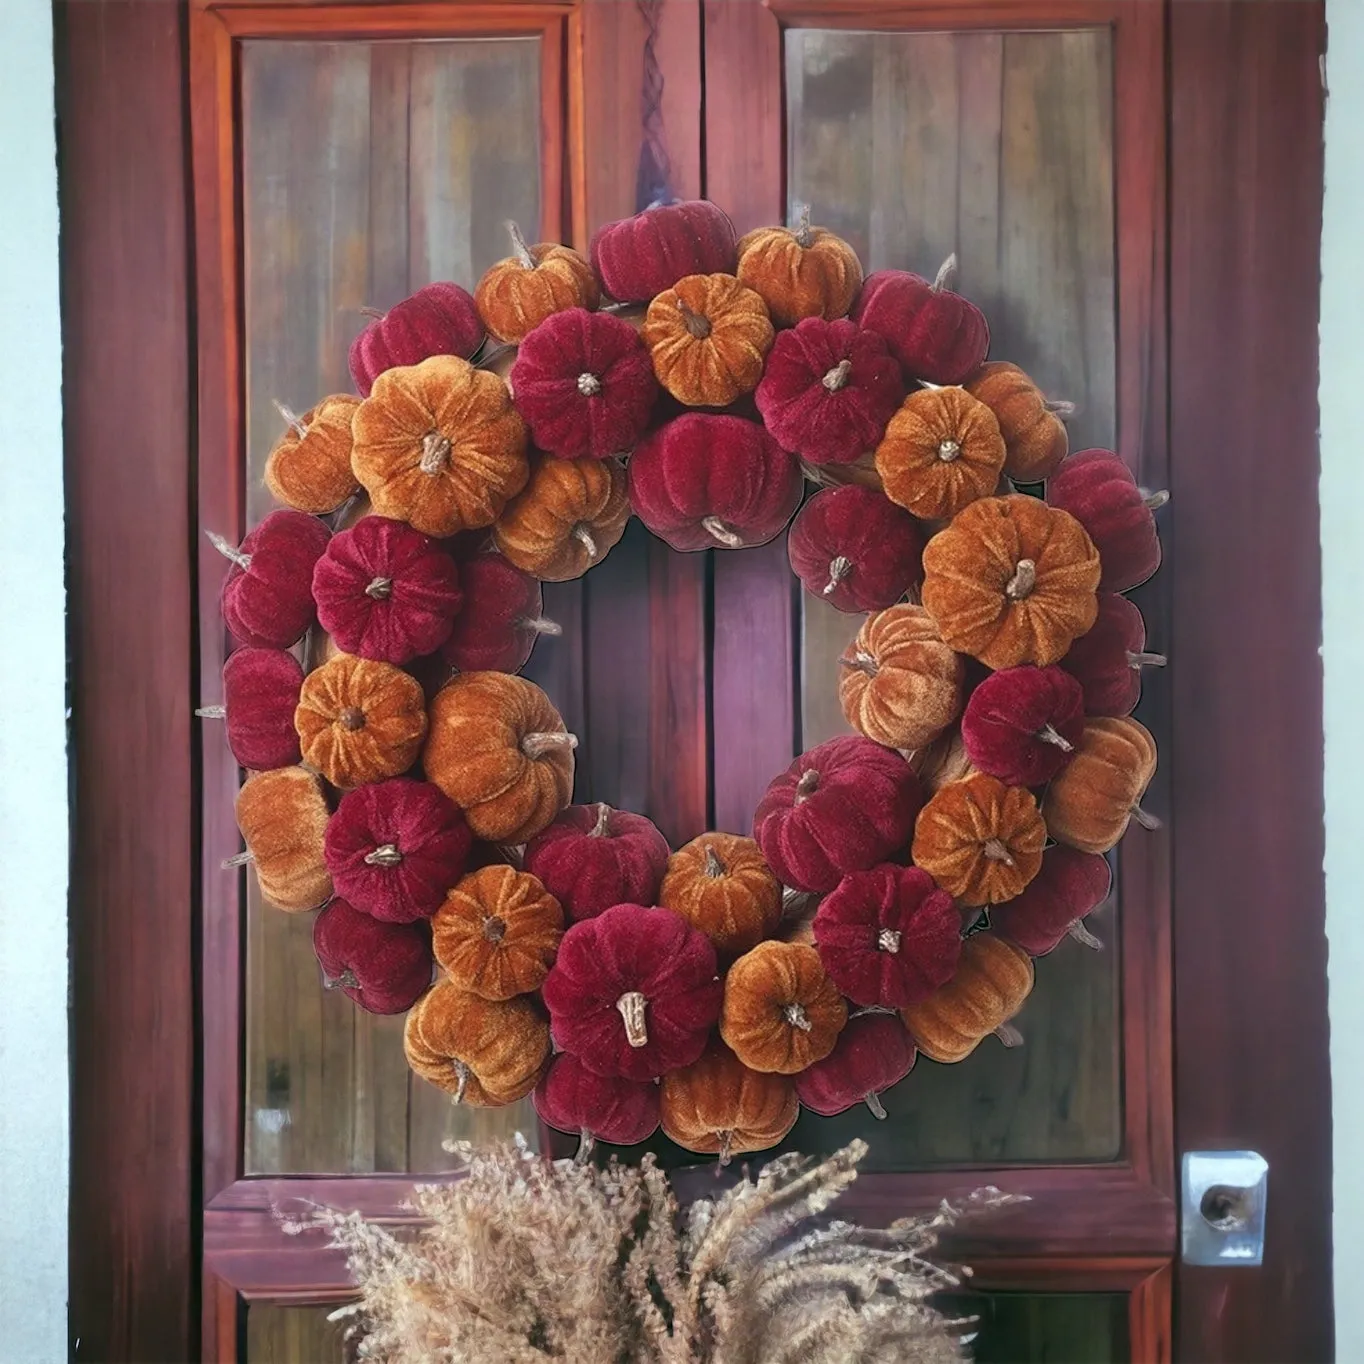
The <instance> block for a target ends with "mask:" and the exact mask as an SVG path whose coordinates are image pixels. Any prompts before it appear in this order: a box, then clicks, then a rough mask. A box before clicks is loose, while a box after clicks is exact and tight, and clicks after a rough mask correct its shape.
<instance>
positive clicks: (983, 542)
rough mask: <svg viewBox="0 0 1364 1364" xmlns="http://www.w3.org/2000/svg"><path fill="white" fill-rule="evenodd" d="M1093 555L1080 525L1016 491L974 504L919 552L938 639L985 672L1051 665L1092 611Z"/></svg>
mask: <svg viewBox="0 0 1364 1364" xmlns="http://www.w3.org/2000/svg"><path fill="white" fill-rule="evenodd" d="M1098 586H1099V554H1098V551H1097V550H1096V549H1095V548H1094V543H1093V541H1092V540H1090V538H1089V536H1088V535H1087V534H1086V533H1085V529H1084V527H1083V526H1081V525H1080V523H1079V522H1078V521H1077V520H1075V518H1074V517H1072V516H1070V515H1069V514H1068V513H1066V512H1064V511H1059V510H1057V509H1056V508H1053V507H1048V506H1047V505H1046V504H1045V503H1043V502H1040V501H1039V500H1038V499H1037V498H1035V497H1026V496H1024V495H1022V494H1021V493H1015V494H1013V495H1011V496H1009V497H987V498H983V499H982V500H981V501H979V502H973V503H972V504H971V505H970V506H969V507H967V508H966V510H965V511H963V512H962V513H961V514H960V515H959V516H957V517H956V518H955V519H954V520H953V521H952V524H951V525H949V526H948V527H947V528H946V529H945V530H941V531H939V532H938V533H937V535H935V536H934V537H933V538H932V539H931V540H930V541H929V542H928V547H927V548H926V549H925V550H924V585H923V593H922V596H923V604H924V606H925V607H927V609H928V612H929V614H930V615H931V616H932V617H933V619H934V620H935V621H936V622H937V625H938V633H939V634H940V635H941V636H942V638H943V640H944V641H945V642H946V643H947V644H949V645H951V646H952V648H954V649H956V650H957V651H958V652H959V653H964V654H970V655H971V656H972V657H974V658H978V659H979V660H980V661H981V662H982V663H984V664H985V665H986V666H987V667H989V668H994V669H1002V668H1015V667H1017V666H1018V665H1019V664H1020V663H1036V664H1037V665H1038V666H1040V667H1046V666H1047V665H1048V664H1051V663H1056V662H1057V661H1059V660H1060V659H1061V658H1063V657H1064V656H1065V654H1066V651H1067V650H1068V649H1069V648H1070V646H1071V643H1072V641H1073V640H1075V639H1077V638H1078V637H1079V636H1080V635H1083V634H1084V633H1085V632H1086V631H1087V630H1088V629H1089V628H1090V626H1091V625H1093V624H1094V620H1095V617H1096V616H1097V615H1098V613H1099V603H1098V597H1097V589H1098Z"/></svg>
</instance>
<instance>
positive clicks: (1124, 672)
mask: <svg viewBox="0 0 1364 1364" xmlns="http://www.w3.org/2000/svg"><path fill="white" fill-rule="evenodd" d="M1060 666H1061V667H1063V668H1064V669H1065V670H1066V671H1067V672H1068V673H1069V674H1070V675H1071V676H1072V677H1074V678H1075V679H1076V680H1077V681H1078V682H1079V683H1080V686H1081V687H1082V688H1083V690H1084V694H1085V714H1086V715H1131V713H1132V712H1133V711H1134V710H1135V709H1136V708H1137V702H1138V701H1139V700H1140V699H1141V670H1142V669H1143V668H1163V667H1164V666H1165V655H1164V654H1150V653H1147V652H1146V622H1145V621H1144V620H1142V618H1141V612H1140V611H1139V610H1138V609H1137V608H1136V607H1135V606H1134V605H1133V604H1132V603H1131V602H1130V601H1128V600H1127V598H1126V597H1120V596H1118V595H1117V594H1116V593H1113V592H1101V593H1100V594H1099V615H1098V617H1097V619H1096V620H1095V622H1094V624H1093V625H1092V626H1091V627H1090V629H1089V631H1088V632H1087V633H1086V634H1083V635H1081V636H1080V638H1079V639H1077V640H1076V641H1075V643H1074V644H1072V645H1071V646H1070V652H1069V653H1067V654H1066V656H1065V657H1064V658H1063V659H1062V660H1061V664H1060Z"/></svg>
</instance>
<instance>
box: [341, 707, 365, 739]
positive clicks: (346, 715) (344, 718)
mask: <svg viewBox="0 0 1364 1364" xmlns="http://www.w3.org/2000/svg"><path fill="white" fill-rule="evenodd" d="M336 723H337V724H338V725H340V726H341V728H342V729H344V730H347V731H348V732H349V733H351V734H354V733H355V731H356V730H357V729H364V727H365V712H364V711H362V710H361V709H360V707H359V706H345V707H343V708H342V710H341V713H340V714H339V715H338V716H337V717H336Z"/></svg>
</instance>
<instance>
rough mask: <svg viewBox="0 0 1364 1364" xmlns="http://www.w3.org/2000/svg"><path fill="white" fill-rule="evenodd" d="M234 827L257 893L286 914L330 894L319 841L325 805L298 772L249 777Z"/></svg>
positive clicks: (307, 776)
mask: <svg viewBox="0 0 1364 1364" xmlns="http://www.w3.org/2000/svg"><path fill="white" fill-rule="evenodd" d="M237 827H238V828H239V829H240V830H241V833H242V840H243V841H244V842H245V844H246V847H247V851H248V852H250V854H251V860H252V865H253V868H254V870H255V873H256V879H257V880H258V881H259V883H260V889H261V894H262V895H263V896H265V898H266V899H267V900H268V901H269V902H270V903H271V904H272V905H274V906H275V908H276V909H283V910H287V911H288V912H289V913H291V914H296V913H299V912H301V911H303V910H308V909H316V908H317V907H318V905H320V904H322V903H323V901H325V900H326V899H327V897H328V896H329V895H331V893H332V878H331V876H330V874H329V873H328V871H327V862H326V857H325V855H324V853H323V840H324V838H325V837H326V832H327V801H326V798H325V797H324V796H323V794H322V783H321V782H319V781H318V779H317V778H316V777H315V776H314V775H313V774H312V773H311V772H309V771H308V770H307V769H306V768H303V767H278V768H276V769H275V770H274V771H273V772H254V773H252V775H251V776H249V777H247V779H246V781H245V782H244V783H243V784H242V788H241V790H240V791H238V792H237Z"/></svg>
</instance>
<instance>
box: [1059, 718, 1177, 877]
mask: <svg viewBox="0 0 1364 1364" xmlns="http://www.w3.org/2000/svg"><path fill="white" fill-rule="evenodd" d="M1155 771H1156V741H1155V740H1154V739H1153V738H1152V737H1151V734H1150V731H1149V730H1147V729H1146V727H1145V726H1144V725H1142V724H1140V723H1139V722H1138V721H1136V720H1133V719H1132V718H1131V716H1097V717H1095V718H1093V719H1090V720H1086V721H1085V730H1084V734H1083V735H1082V736H1081V738H1080V742H1079V744H1078V745H1077V746H1076V749H1075V753H1074V755H1073V756H1072V757H1071V760H1070V761H1069V762H1068V763H1067V764H1066V765H1065V767H1063V768H1062V769H1061V771H1060V773H1059V774H1058V775H1057V776H1056V777H1055V778H1053V780H1052V783H1051V785H1050V786H1048V787H1047V793H1046V795H1045V797H1044V798H1043V801H1042V818H1043V819H1045V820H1046V822H1047V832H1048V833H1049V834H1050V835H1051V836H1052V837H1053V838H1054V839H1055V840H1056V841H1057V842H1058V843H1066V844H1068V845H1069V846H1070V847H1072V848H1079V849H1080V850H1081V852H1089V853H1104V852H1107V851H1108V850H1109V849H1110V848H1112V847H1113V846H1114V845H1115V844H1116V843H1117V842H1118V840H1119V839H1120V838H1122V836H1123V834H1125V833H1126V832H1127V825H1128V823H1129V822H1130V821H1131V820H1132V819H1133V818H1134V817H1135V818H1136V819H1137V821H1138V822H1139V823H1144V824H1147V825H1148V826H1150V827H1155V826H1156V824H1157V821H1155V820H1154V819H1152V817H1151V816H1150V815H1148V814H1147V813H1146V812H1145V811H1144V810H1142V808H1141V806H1140V801H1141V798H1142V796H1143V795H1144V794H1145V791H1146V788H1147V786H1149V785H1150V782H1151V778H1152V777H1153V776H1154V775H1155Z"/></svg>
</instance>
